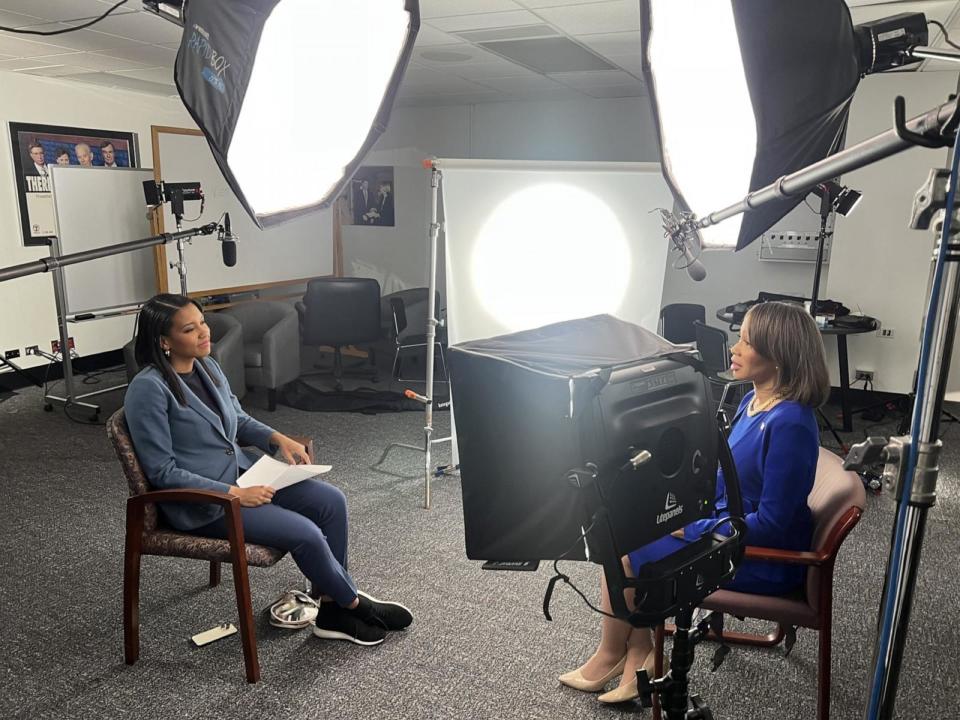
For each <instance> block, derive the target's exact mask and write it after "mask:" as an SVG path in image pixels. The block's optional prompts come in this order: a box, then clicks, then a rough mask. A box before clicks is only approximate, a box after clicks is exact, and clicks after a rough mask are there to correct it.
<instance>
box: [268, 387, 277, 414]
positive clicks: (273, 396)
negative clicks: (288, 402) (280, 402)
mask: <svg viewBox="0 0 960 720" xmlns="http://www.w3.org/2000/svg"><path fill="white" fill-rule="evenodd" d="M276 409H277V389H276V388H269V389H268V390H267V410H270V411H271V412H273V411H274V410H276Z"/></svg>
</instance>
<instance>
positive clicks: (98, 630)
mask: <svg viewBox="0 0 960 720" xmlns="http://www.w3.org/2000/svg"><path fill="white" fill-rule="evenodd" d="M107 379H108V378H104V380H105V381H106V380H107ZM117 395H119V393H115V394H113V395H108V396H105V397H104V398H103V403H104V411H103V417H106V416H107V414H108V413H109V412H110V411H111V410H112V409H113V408H115V407H116V406H117V404H118V403H119V398H118V397H116V396H117ZM246 404H247V405H248V407H249V409H250V410H251V412H252V413H253V414H254V415H256V416H257V417H259V418H261V419H263V420H265V421H266V422H268V423H270V424H272V425H274V426H276V427H277V428H279V429H281V430H284V431H288V432H300V433H304V434H310V435H312V436H313V437H315V438H316V441H317V448H318V454H319V459H320V460H321V461H323V462H329V463H331V464H332V465H333V466H334V470H333V471H332V472H331V473H330V474H329V476H328V478H329V480H330V481H331V482H332V483H334V484H336V485H337V486H339V487H341V488H343V490H344V491H345V492H346V494H347V496H348V498H349V502H350V513H351V523H352V526H351V571H352V573H353V574H354V575H355V577H356V578H357V579H358V581H359V582H360V584H361V586H362V587H364V588H366V589H368V590H369V591H370V592H372V593H373V594H375V595H378V596H388V597H391V598H397V599H400V600H402V601H404V602H405V603H407V604H408V605H409V606H410V607H411V608H412V609H413V610H414V612H415V614H416V622H415V623H414V625H413V626H412V627H411V628H410V629H409V631H407V632H405V633H395V634H393V635H391V636H390V637H389V638H388V640H387V642H386V643H384V644H383V645H381V646H380V647H377V648H373V649H364V648H359V647H356V646H353V645H350V644H347V643H338V642H329V641H321V640H318V639H316V638H314V637H312V636H311V635H310V634H309V632H306V631H304V632H289V631H280V630H276V629H274V628H271V627H270V626H269V625H268V624H267V623H266V622H265V620H264V618H263V617H262V616H261V617H259V619H258V627H257V637H258V645H259V652H260V663H261V667H262V671H263V679H262V681H261V682H260V683H259V684H257V685H253V686H250V685H247V684H246V683H245V682H244V676H243V661H242V655H241V650H240V642H239V637H238V636H234V637H232V638H228V639H226V640H222V641H220V642H217V643H214V644H212V645H209V646H207V647H204V648H200V649H198V648H194V647H192V645H191V644H189V641H188V638H189V637H190V636H191V635H193V634H194V633H197V632H199V631H201V630H205V629H207V628H210V627H212V626H213V625H216V624H217V623H219V622H221V621H234V622H235V621H236V609H235V608H236V606H235V602H234V596H233V587H232V581H231V577H230V571H229V569H228V568H227V569H225V571H224V582H223V584H221V586H220V587H218V588H215V589H209V588H207V587H206V566H205V565H204V564H202V563H198V562H196V561H188V560H171V559H165V558H146V559H145V560H144V567H143V576H142V587H141V658H140V661H139V662H138V663H137V664H136V665H134V666H132V667H128V666H126V665H124V663H123V652H122V627H121V604H120V602H121V588H122V584H121V580H122V556H123V523H124V501H125V497H126V484H125V482H124V479H123V477H122V474H121V471H120V468H119V465H118V463H117V461H116V459H115V457H114V455H113V452H112V449H111V448H110V446H109V444H108V442H107V439H106V437H105V434H104V430H103V428H102V427H96V426H93V427H88V426H82V425H79V424H74V423H72V422H70V421H69V420H68V419H67V418H65V417H64V414H63V412H62V411H61V410H56V411H54V412H53V413H44V412H43V411H42V407H41V402H40V398H39V394H38V393H37V392H36V391H34V390H24V391H22V392H20V393H18V394H17V395H16V396H14V397H11V398H9V399H7V400H6V402H4V403H3V404H2V405H0V443H2V448H3V454H2V460H0V478H2V495H0V576H2V580H0V645H2V648H3V653H2V655H0V717H3V718H24V719H27V718H29V719H31V720H33V719H40V718H57V719H63V718H82V719H84V720H87V719H93V718H110V719H111V720H112V719H115V718H139V717H145V716H151V717H159V718H204V719H207V720H208V719H209V718H243V719H246V718H250V719H251V720H253V719H255V718H256V719H258V720H259V719H262V718H321V717H338V718H567V717H575V718H615V717H619V716H621V715H624V714H629V715H633V714H640V710H639V708H629V709H611V708H607V707H602V706H600V705H599V703H597V701H596V699H595V697H593V696H591V695H585V694H582V693H578V692H575V691H573V690H569V689H566V688H560V687H559V686H558V684H557V681H556V676H557V675H558V674H559V673H561V672H563V671H566V670H569V669H571V668H573V667H575V666H576V665H577V664H578V663H580V662H581V661H583V660H584V659H585V658H586V657H587V656H588V655H589V653H590V652H591V650H592V648H593V647H594V645H595V643H596V641H597V637H598V621H597V617H596V616H594V615H592V614H591V613H589V612H588V611H587V610H586V609H585V608H584V607H583V606H582V604H581V603H580V601H579V599H578V598H576V597H575V596H574V594H573V593H572V592H570V591H569V590H564V589H561V590H560V592H559V594H558V596H557V597H556V599H555V605H554V608H553V611H554V618H555V620H554V622H553V623H548V622H546V621H545V620H544V618H543V616H542V614H541V612H540V605H541V599H542V593H543V590H544V587H545V585H546V582H547V579H548V578H549V574H550V573H549V570H548V568H547V566H546V565H544V566H542V567H541V569H540V571H539V572H537V573H491V572H484V571H482V570H481V569H480V567H479V564H478V563H473V562H469V561H467V560H466V558H465V556H464V549H463V547H464V546H463V517H462V507H461V499H460V488H459V482H458V480H457V479H456V478H451V477H446V478H440V479H438V480H436V481H435V482H434V485H433V490H434V492H433V508H432V509H431V510H429V511H426V510H424V509H423V508H422V506H421V503H422V492H423V484H422V479H421V478H420V476H419V471H420V468H421V463H422V456H421V455H419V454H417V453H413V452H409V451H405V450H398V451H395V452H394V453H393V454H391V456H390V457H389V458H388V462H387V463H386V464H385V466H384V471H376V470H373V469H371V465H372V464H373V463H374V462H376V460H377V459H378V458H379V456H380V453H381V452H382V450H383V449H384V447H385V446H386V445H387V444H388V443H390V442H409V443H413V444H417V443H419V442H420V439H421V437H422V424H423V417H422V415H421V414H419V413H400V414H393V415H378V416H374V417H368V416H360V415H353V414H311V413H306V412H301V411H297V410H293V409H290V408H286V407H282V406H281V408H280V409H279V410H278V411H277V412H275V413H270V412H267V411H265V410H263V409H262V408H263V405H264V403H263V398H262V397H261V396H259V395H256V394H255V395H252V396H249V397H248V402H247V403H246ZM436 423H437V426H438V433H439V434H445V433H446V430H447V428H448V426H449V418H448V416H447V415H446V414H445V413H438V414H437V415H436ZM888 427H889V426H882V427H877V428H875V429H874V430H875V431H878V430H884V429H885V428H888ZM947 427H948V428H949V427H950V426H947ZM957 435H958V434H957V431H956V430H954V429H952V428H951V429H948V431H947V438H946V452H945V455H944V458H943V462H942V465H941V466H942V468H943V473H942V475H941V482H940V489H941V493H940V500H939V502H938V505H937V507H936V508H935V509H934V510H933V512H932V513H931V516H930V523H929V532H928V535H927V541H926V552H925V553H924V561H923V565H922V567H921V571H920V579H919V583H918V585H919V587H918V594H917V601H916V608H915V612H914V621H913V624H912V630H911V634H910V640H909V643H908V646H907V649H906V659H905V662H904V672H903V677H902V680H901V691H900V700H899V705H898V709H899V717H902V718H920V717H925V718H926V717H953V716H954V715H955V714H956V713H955V710H956V707H957V702H956V698H957V694H958V690H960V688H958V685H960V682H958V679H960V671H958V668H957V665H958V654H960V626H958V623H957V622H956V617H957V615H956V608H957V601H956V597H957V590H958V582H957V579H956V561H955V557H956V553H957V548H958V544H960V491H958V489H957V476H958V472H957V471H958V469H960V455H958V450H957V449H956V446H955V443H954V442H953V441H954V440H955V439H957ZM851 437H856V434H854V435H852V436H851ZM824 440H825V442H827V441H830V440H831V439H830V438H829V436H827V435H825V436H824ZM448 458H449V452H448V451H447V450H446V449H443V450H441V451H440V452H439V453H438V457H437V464H442V463H445V462H447V460H448ZM892 511H893V505H892V503H891V501H890V500H889V499H887V498H883V497H873V496H871V497H870V499H869V502H868V509H867V513H866V516H865V518H864V520H863V522H862V523H861V524H860V526H859V527H858V528H857V529H856V530H855V531H854V533H853V535H852V537H851V538H850V539H849V540H848V542H847V544H846V546H845V547H844V550H843V552H842V554H841V557H840V564H839V568H838V571H837V577H838V583H837V588H836V595H835V597H836V620H835V630H834V642H833V646H834V664H833V683H834V684H833V688H834V689H833V717H834V718H857V717H861V716H862V713H863V704H864V698H865V695H866V687H867V675H868V672H869V667H870V662H871V652H872V645H873V635H874V628H875V624H876V614H877V604H878V598H879V593H880V587H881V584H882V578H883V570H884V565H885V562H886V558H887V546H888V541H889V534H890V528H891V522H892ZM565 567H566V569H567V571H568V572H569V573H570V574H571V576H572V577H573V578H574V579H575V581H576V582H578V583H579V584H580V585H581V586H582V587H583V588H584V589H587V590H589V593H590V594H591V595H592V596H594V597H595V596H596V595H597V590H596V589H597V583H598V579H599V571H598V569H597V568H596V567H594V566H590V565H587V564H572V563H570V564H567V565H566V566H565ZM250 579H251V586H252V593H253V599H254V606H255V608H258V609H260V608H263V607H265V606H266V605H267V604H268V603H269V602H270V601H271V600H272V599H273V598H274V597H275V596H276V595H277V594H278V593H280V592H281V591H282V590H284V589H287V588H290V587H294V586H296V585H297V584H298V582H299V581H300V576H299V574H298V572H297V569H296V566H295V565H294V564H293V562H292V561H291V560H290V559H289V558H287V559H285V560H284V561H283V562H281V563H280V564H279V565H277V566H275V567H273V568H270V569H259V568H253V569H251V571H250ZM711 654H712V647H711V646H709V645H704V646H701V647H700V648H699V651H698V656H697V662H696V666H695V669H694V672H693V675H692V678H691V680H692V689H693V690H695V691H696V692H699V693H700V694H701V695H702V696H703V697H704V698H705V699H706V700H708V701H709V703H710V705H711V707H712V708H713V710H714V714H715V717H717V718H721V719H732V718H758V719H759V718H797V719H799V718H804V719H805V718H813V717H815V707H816V705H815V700H814V697H815V695H814V683H815V668H816V638H815V635H814V634H813V633H812V632H809V631H800V633H799V636H798V643H797V647H796V648H795V649H794V652H793V654H792V655H791V656H790V657H789V658H784V657H782V654H781V653H780V652H778V651H762V650H754V649H747V648H736V649H734V651H733V652H732V654H731V655H730V656H729V657H728V659H727V661H726V662H725V663H724V665H723V666H722V668H721V669H720V670H719V671H718V672H716V673H710V672H709V664H708V663H709V656H710V655H711ZM645 716H646V717H649V714H648V713H646V714H645Z"/></svg>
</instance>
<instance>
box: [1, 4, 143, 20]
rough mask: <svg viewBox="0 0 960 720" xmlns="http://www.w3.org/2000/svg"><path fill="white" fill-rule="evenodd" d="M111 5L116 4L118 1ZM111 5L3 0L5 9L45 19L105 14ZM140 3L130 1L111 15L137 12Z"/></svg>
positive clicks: (71, 18) (66, 18) (92, 16)
mask: <svg viewBox="0 0 960 720" xmlns="http://www.w3.org/2000/svg"><path fill="white" fill-rule="evenodd" d="M110 5H116V2H113V3H110ZM110 5H105V4H104V3H101V2H97V0H3V9H4V10H10V11H11V12H18V13H23V14H24V15H32V16H34V17H38V18H43V19H44V20H76V19H77V18H94V17H97V16H99V15H103V13H105V12H106V11H107V10H109V9H110ZM139 5H140V3H139V2H137V3H132V2H128V3H127V5H125V6H123V7H120V8H117V9H116V10H115V11H114V12H113V14H112V15H111V16H110V17H115V16H116V15H120V14H126V13H133V12H136V7H137V6H139Z"/></svg>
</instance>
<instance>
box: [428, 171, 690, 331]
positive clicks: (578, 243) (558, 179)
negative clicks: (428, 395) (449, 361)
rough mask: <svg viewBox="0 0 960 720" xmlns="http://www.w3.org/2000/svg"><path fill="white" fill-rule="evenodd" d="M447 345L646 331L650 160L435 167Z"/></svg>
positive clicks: (653, 246)
mask: <svg viewBox="0 0 960 720" xmlns="http://www.w3.org/2000/svg"><path fill="white" fill-rule="evenodd" d="M434 164H435V166H436V167H438V168H439V169H440V170H441V171H442V172H443V183H442V192H443V195H442V197H443V203H444V205H443V217H444V218H445V223H446V226H445V227H446V237H445V255H446V291H447V302H446V306H447V323H448V337H449V342H450V344H451V345H452V344H456V343H461V342H466V341H468V340H477V339H480V338H487V337H492V336H495V335H502V334H504V333H509V332H515V331H518V330H527V329H530V328H534V327H539V326H541V325H546V324H549V323H553V322H559V321H562V320H570V319H573V318H578V317H587V316H590V315H598V314H601V313H609V314H610V315H614V316H616V317H618V318H621V319H622V320H627V321H629V322H633V323H636V324H637V325H640V326H641V327H644V328H646V329H648V330H653V331H656V329H657V318H658V315H659V311H660V301H661V295H662V292H663V276H664V269H665V265H666V260H667V252H668V249H669V248H668V241H667V239H666V238H665V237H664V235H663V229H662V228H661V226H660V223H659V215H658V214H657V213H653V212H651V211H653V210H654V209H656V208H658V207H665V208H670V207H672V206H673V198H672V196H671V195H670V192H669V190H668V188H667V186H666V183H665V182H664V181H663V177H662V175H661V173H660V165H659V164H657V163H585V162H528V161H510V160H458V159H438V160H435V161H434Z"/></svg>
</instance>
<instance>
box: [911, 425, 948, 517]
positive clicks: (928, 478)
mask: <svg viewBox="0 0 960 720" xmlns="http://www.w3.org/2000/svg"><path fill="white" fill-rule="evenodd" d="M942 448H943V443H942V442H941V441H939V440H937V441H936V442H933V443H926V442H925V443H920V447H919V449H918V450H917V468H916V470H915V471H914V474H913V487H912V489H911V491H910V504H911V505H918V506H920V507H932V506H933V505H934V504H935V503H936V502H937V477H938V476H939V474H940V462H939V461H940V450H941V449H942Z"/></svg>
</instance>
